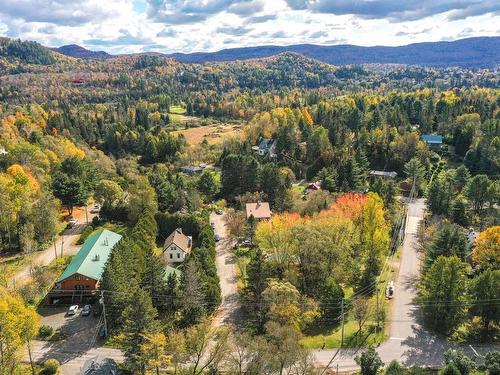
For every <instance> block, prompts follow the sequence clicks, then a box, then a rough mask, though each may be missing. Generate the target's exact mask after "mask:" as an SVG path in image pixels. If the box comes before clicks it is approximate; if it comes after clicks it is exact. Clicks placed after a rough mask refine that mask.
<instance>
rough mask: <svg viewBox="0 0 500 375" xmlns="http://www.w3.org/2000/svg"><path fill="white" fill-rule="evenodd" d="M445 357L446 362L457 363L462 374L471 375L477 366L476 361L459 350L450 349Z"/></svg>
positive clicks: (456, 365)
mask: <svg viewBox="0 0 500 375" xmlns="http://www.w3.org/2000/svg"><path fill="white" fill-rule="evenodd" d="M444 359H445V362H446V364H453V365H455V367H456V368H457V369H458V371H460V374H462V375H469V373H470V372H471V371H472V370H474V369H475V368H476V364H475V363H474V361H472V360H471V359H470V358H469V357H467V356H466V355H464V354H463V353H461V352H459V351H457V350H453V349H450V350H448V351H447V352H446V353H444Z"/></svg>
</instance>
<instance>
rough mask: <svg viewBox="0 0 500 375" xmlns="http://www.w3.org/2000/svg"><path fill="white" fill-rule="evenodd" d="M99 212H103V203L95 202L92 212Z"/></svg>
mask: <svg viewBox="0 0 500 375" xmlns="http://www.w3.org/2000/svg"><path fill="white" fill-rule="evenodd" d="M99 212H101V205H100V204H99V203H97V204H94V207H92V208H91V209H90V213H92V214H98V213H99Z"/></svg>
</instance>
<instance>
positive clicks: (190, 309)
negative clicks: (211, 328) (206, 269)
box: [181, 258, 205, 326]
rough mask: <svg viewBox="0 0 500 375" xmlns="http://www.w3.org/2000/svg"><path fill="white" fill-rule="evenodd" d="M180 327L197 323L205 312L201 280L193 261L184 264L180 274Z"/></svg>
mask: <svg viewBox="0 0 500 375" xmlns="http://www.w3.org/2000/svg"><path fill="white" fill-rule="evenodd" d="M181 311H182V325H184V326H190V325H193V324H196V323H199V321H200V319H201V317H202V316H203V314H204V312H205V306H204V294H203V289H202V280H201V277H200V274H199V272H198V267H197V266H196V262H195V260H194V259H192V258H191V259H188V260H186V262H185V265H184V269H183V273H182V299H181Z"/></svg>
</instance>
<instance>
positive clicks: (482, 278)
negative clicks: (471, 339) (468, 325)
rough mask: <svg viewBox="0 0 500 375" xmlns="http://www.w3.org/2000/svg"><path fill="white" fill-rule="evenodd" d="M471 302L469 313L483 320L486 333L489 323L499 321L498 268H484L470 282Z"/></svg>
mask: <svg viewBox="0 0 500 375" xmlns="http://www.w3.org/2000/svg"><path fill="white" fill-rule="evenodd" d="M471 298H472V304H471V307H470V311H469V313H470V314H471V315H472V316H478V317H480V318H481V320H482V322H483V328H484V331H485V333H486V334H488V333H489V330H490V325H491V323H498V322H500V306H499V305H498V303H497V301H498V300H499V299H500V270H495V271H493V270H486V271H484V272H483V273H481V274H480V275H479V276H477V277H476V278H475V279H474V280H473V282H472V288H471Z"/></svg>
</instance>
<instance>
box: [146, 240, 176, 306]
mask: <svg viewBox="0 0 500 375" xmlns="http://www.w3.org/2000/svg"><path fill="white" fill-rule="evenodd" d="M144 262H145V272H144V273H143V275H142V280H141V287H142V289H144V290H145V291H147V292H148V293H149V296H150V297H151V298H152V301H153V306H154V307H155V308H156V309H157V310H158V311H165V310H166V309H167V304H168V303H170V301H165V300H164V299H163V298H162V297H163V296H164V295H165V291H166V289H167V285H166V281H165V265H164V264H163V262H162V261H161V259H160V258H159V257H158V256H157V255H156V254H155V253H154V250H153V248H149V249H147V250H146V257H145V260H144Z"/></svg>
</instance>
